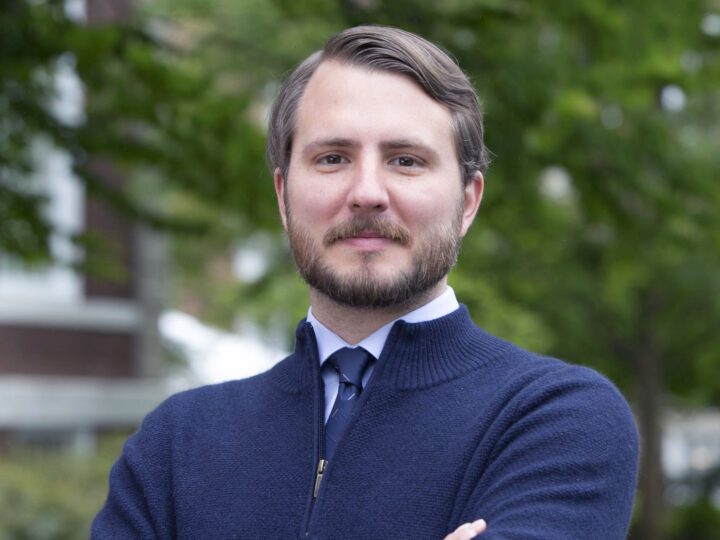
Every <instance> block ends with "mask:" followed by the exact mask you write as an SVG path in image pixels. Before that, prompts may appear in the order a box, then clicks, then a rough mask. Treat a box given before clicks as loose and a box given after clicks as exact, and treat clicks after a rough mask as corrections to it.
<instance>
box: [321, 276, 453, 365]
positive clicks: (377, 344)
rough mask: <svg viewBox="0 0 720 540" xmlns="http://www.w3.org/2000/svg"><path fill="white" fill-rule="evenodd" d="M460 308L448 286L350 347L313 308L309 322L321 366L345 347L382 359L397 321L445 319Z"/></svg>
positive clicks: (413, 321) (415, 321) (411, 321)
mask: <svg viewBox="0 0 720 540" xmlns="http://www.w3.org/2000/svg"><path fill="white" fill-rule="evenodd" d="M459 307H460V304H458V301H457V298H456V297H455V291H453V289H452V287H449V286H448V287H446V288H445V291H443V293H442V294H441V295H440V296H438V297H437V298H435V299H434V300H431V301H430V302H428V303H427V304H425V305H423V306H420V307H419V308H417V309H415V310H413V311H411V312H410V313H406V314H405V315H403V316H401V317H398V318H397V319H395V320H392V321H390V322H389V323H387V324H386V325H385V326H382V327H381V328H378V329H377V330H375V332H373V333H372V334H370V335H369V336H368V337H366V338H365V339H363V340H362V341H361V342H360V343H358V344H357V345H350V344H349V343H347V342H346V341H345V340H344V339H342V338H341V337H340V336H338V335H337V334H335V333H334V332H333V331H332V330H330V329H329V328H328V327H327V326H325V325H324V324H323V323H321V322H320V321H318V320H317V319H316V318H315V316H314V315H313V313H312V306H311V307H310V308H309V309H308V314H307V321H308V322H309V323H310V324H311V325H312V327H313V331H314V332H315V338H316V340H317V344H318V356H319V357H320V365H322V364H323V363H324V362H325V360H327V359H328V357H329V356H330V355H331V354H332V353H334V352H335V351H337V350H338V349H342V348H343V347H350V348H352V347H362V348H363V349H365V350H366V351H367V352H369V353H370V354H372V355H373V356H374V357H375V358H380V353H381V352H382V350H383V347H384V346H385V340H387V337H388V335H389V334H390V330H391V329H392V326H393V324H395V323H396V322H397V321H405V322H409V323H418V322H424V321H430V320H432V319H438V318H440V317H444V316H445V315H447V314H449V313H452V312H453V311H455V310H456V309H458V308H459Z"/></svg>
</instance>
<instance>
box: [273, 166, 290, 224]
mask: <svg viewBox="0 0 720 540" xmlns="http://www.w3.org/2000/svg"><path fill="white" fill-rule="evenodd" d="M273 181H274V182H275V195H276V196H277V203H278V210H280V220H281V221H282V225H283V229H285V230H286V231H287V209H286V208H285V179H284V178H283V176H282V173H281V172H280V169H279V168H276V169H275V172H273Z"/></svg>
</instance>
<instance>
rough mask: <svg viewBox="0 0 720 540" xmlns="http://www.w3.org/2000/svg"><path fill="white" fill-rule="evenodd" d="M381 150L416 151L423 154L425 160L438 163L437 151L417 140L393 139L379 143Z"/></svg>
mask: <svg viewBox="0 0 720 540" xmlns="http://www.w3.org/2000/svg"><path fill="white" fill-rule="evenodd" d="M380 148H382V149H383V150H385V151H387V150H416V151H418V152H420V153H421V154H423V155H424V156H425V158H426V159H429V160H431V161H438V160H439V155H438V153H437V151H436V150H435V149H434V148H433V147H431V146H428V145H427V144H425V143H423V142H421V141H420V140H418V139H394V140H391V141H386V142H382V143H380Z"/></svg>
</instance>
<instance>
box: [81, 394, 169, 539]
mask: <svg viewBox="0 0 720 540" xmlns="http://www.w3.org/2000/svg"><path fill="white" fill-rule="evenodd" d="M166 405H167V402H166V404H165V405H161V406H160V407H159V408H158V409H156V410H155V411H153V412H152V413H150V414H149V415H148V416H147V417H146V418H145V420H144V421H143V424H142V427H141V428H140V430H139V431H138V432H137V433H135V434H134V435H132V436H131V437H130V438H129V439H128V440H127V442H126V443H125V446H124V448H123V452H122V454H121V456H120V457H119V459H118V460H117V461H116V462H115V464H114V465H113V467H112V469H111V471H110V482H109V483H110V487H109V491H108V496H107V499H106V501H105V505H104V506H103V508H102V509H101V510H100V512H99V513H98V515H97V516H96V517H95V520H94V521H93V524H92V529H91V539H93V540H94V539H98V540H100V539H105V538H113V539H119V540H124V539H128V540H130V539H133V540H135V539H137V538H143V539H148V540H152V539H160V538H172V537H174V536H175V535H174V531H173V529H172V523H173V518H172V515H171V514H172V510H171V505H170V503H169V502H168V501H170V500H171V497H170V496H169V495H168V494H170V493H172V481H171V475H170V473H169V470H168V467H167V462H168V456H167V455H166V452H167V451H168V448H169V446H168V445H167V444H166V442H167V440H168V437H167V433H166V431H167V422H164V421H163V418H164V417H165V415H163V409H165V408H166Z"/></svg>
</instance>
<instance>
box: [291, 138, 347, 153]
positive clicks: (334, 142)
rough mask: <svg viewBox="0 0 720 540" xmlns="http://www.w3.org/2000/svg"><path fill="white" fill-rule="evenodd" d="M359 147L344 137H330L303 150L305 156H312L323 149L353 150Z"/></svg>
mask: <svg viewBox="0 0 720 540" xmlns="http://www.w3.org/2000/svg"><path fill="white" fill-rule="evenodd" d="M353 146H357V142H356V141H353V140H352V139H347V138H344V137H328V138H325V139H317V140H315V141H312V142H311V143H308V144H306V145H305V147H304V148H303V149H302V154H303V155H308V154H312V153H313V152H315V151H317V150H319V149H321V148H351V147H353Z"/></svg>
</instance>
